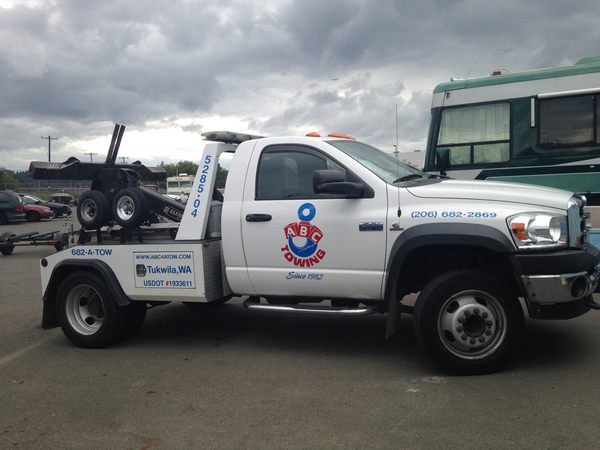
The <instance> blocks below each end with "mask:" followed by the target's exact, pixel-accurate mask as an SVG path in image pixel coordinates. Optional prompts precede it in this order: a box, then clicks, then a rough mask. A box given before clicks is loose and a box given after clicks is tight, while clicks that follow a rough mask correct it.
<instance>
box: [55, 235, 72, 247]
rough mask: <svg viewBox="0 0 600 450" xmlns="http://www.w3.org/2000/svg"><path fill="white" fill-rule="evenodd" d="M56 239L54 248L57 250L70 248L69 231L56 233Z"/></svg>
mask: <svg viewBox="0 0 600 450" xmlns="http://www.w3.org/2000/svg"><path fill="white" fill-rule="evenodd" d="M55 239H56V244H54V248H55V249H56V251H57V252H60V251H61V250H64V249H65V248H69V235H68V234H67V233H62V232H61V233H56V236H55Z"/></svg>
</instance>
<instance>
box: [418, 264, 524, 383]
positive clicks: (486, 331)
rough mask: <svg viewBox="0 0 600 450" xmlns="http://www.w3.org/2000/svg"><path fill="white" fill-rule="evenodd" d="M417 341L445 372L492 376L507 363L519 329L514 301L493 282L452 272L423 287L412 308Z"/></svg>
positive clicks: (520, 322) (520, 321) (485, 275)
mask: <svg viewBox="0 0 600 450" xmlns="http://www.w3.org/2000/svg"><path fill="white" fill-rule="evenodd" d="M414 326H415V333H416V335H417V338H418V339H419V341H420V342H421V344H422V346H423V347H424V348H425V350H426V351H427V352H428V353H429V354H430V356H431V357H432V359H433V360H434V361H435V362H436V363H437V364H438V365H439V366H440V367H441V368H442V369H443V370H445V371H447V372H450V373H456V374H464V375H466V374H479V373H489V372H494V371H496V370H499V369H500V368H502V367H503V366H504V365H505V364H506V362H507V361H508V359H509V357H510V356H511V353H512V352H513V351H514V349H515V345H516V344H517V343H518V338H519V335H520V333H521V330H522V328H523V311H522V309H521V305H520V304H519V302H518V300H517V298H516V296H515V295H514V294H513V293H512V292H511V291H510V290H509V289H508V288H507V287H506V284H505V283H504V282H502V281H501V280H500V279H498V278H497V277H495V276H493V275H490V274H488V273H485V272H479V271H473V270H456V271H452V272H448V273H445V274H442V275H440V276H438V277H436V278H434V279H433V280H432V281H430V282H429V284H427V286H425V288H424V289H423V291H421V294H420V295H419V298H418V299H417V303H416V306H415V312H414Z"/></svg>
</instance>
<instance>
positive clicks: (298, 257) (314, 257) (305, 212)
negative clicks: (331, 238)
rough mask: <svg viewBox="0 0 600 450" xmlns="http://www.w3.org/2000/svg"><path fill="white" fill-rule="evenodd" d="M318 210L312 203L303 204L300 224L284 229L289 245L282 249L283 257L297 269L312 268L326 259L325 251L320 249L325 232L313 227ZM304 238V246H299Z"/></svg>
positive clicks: (299, 210)
mask: <svg viewBox="0 0 600 450" xmlns="http://www.w3.org/2000/svg"><path fill="white" fill-rule="evenodd" d="M316 214H317V209H316V208H315V205H313V204H312V203H303V204H302V205H300V208H298V219H300V222H292V223H290V224H289V225H286V226H285V227H284V229H283V231H284V233H285V237H286V238H287V245H286V246H285V247H282V249H281V251H282V252H283V256H284V257H285V259H286V260H287V261H289V262H291V263H292V264H293V265H295V266H296V267H311V266H313V265H315V264H318V263H320V262H321V261H323V258H325V250H323V249H320V248H319V242H321V239H323V232H322V231H321V230H320V229H319V227H318V226H316V225H312V224H311V223H310V221H311V220H313V219H314V218H315V215H316ZM302 238H304V241H305V242H304V243H303V245H297V244H299V243H300V242H298V241H301V240H302Z"/></svg>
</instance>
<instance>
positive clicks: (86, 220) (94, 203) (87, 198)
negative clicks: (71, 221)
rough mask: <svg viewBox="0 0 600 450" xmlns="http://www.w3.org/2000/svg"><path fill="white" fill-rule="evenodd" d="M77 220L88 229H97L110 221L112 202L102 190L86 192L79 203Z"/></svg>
mask: <svg viewBox="0 0 600 450" xmlns="http://www.w3.org/2000/svg"><path fill="white" fill-rule="evenodd" d="M77 220H79V223H80V224H81V226H82V227H83V228H84V229H86V230H95V229H98V228H100V227H102V226H103V225H106V224H107V223H108V222H110V203H108V199H107V198H106V196H105V195H104V194H103V193H102V192H100V191H87V192H84V193H83V195H82V196H81V197H80V199H79V202H78V203H77Z"/></svg>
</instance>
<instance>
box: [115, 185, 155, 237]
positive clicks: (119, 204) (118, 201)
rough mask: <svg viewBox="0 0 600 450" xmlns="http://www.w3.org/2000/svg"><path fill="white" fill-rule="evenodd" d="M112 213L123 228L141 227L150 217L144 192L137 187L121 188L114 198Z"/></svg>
mask: <svg viewBox="0 0 600 450" xmlns="http://www.w3.org/2000/svg"><path fill="white" fill-rule="evenodd" d="M112 213H113V217H114V219H115V221H116V222H117V223H118V224H119V225H121V226H122V227H123V228H136V227H139V226H140V225H141V224H142V223H143V222H144V220H146V218H147V217H148V208H147V202H146V197H145V196H144V193H143V192H142V191H140V190H139V189H137V188H126V189H121V190H120V191H119V192H118V193H117V195H115V198H114V200H113V204H112Z"/></svg>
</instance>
